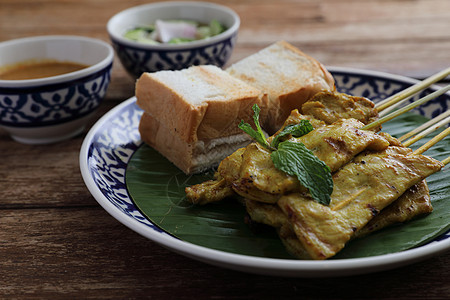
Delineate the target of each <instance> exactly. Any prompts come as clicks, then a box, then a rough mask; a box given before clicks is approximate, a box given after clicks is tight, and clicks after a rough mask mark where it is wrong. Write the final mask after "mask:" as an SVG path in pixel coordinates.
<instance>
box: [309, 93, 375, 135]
mask: <svg viewBox="0 0 450 300" xmlns="http://www.w3.org/2000/svg"><path fill="white" fill-rule="evenodd" d="M302 113H303V114H305V115H311V116H312V117H313V118H315V119H317V120H322V121H324V122H325V123H326V124H333V123H335V122H336V121H337V120H340V119H350V118H353V119H356V120H358V121H360V122H362V123H364V124H369V123H372V122H373V121H376V120H377V119H378V110H377V109H376V108H375V104H374V103H373V102H372V101H370V100H369V99H367V98H364V97H357V96H350V95H347V94H344V93H338V92H332V91H323V92H319V93H317V94H316V95H315V96H314V97H313V98H311V100H309V101H308V102H306V103H305V104H303V106H302ZM380 129H381V126H379V127H377V128H374V129H372V130H374V131H379V130H380Z"/></svg>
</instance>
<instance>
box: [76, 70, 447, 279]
mask: <svg viewBox="0 0 450 300" xmlns="http://www.w3.org/2000/svg"><path fill="white" fill-rule="evenodd" d="M329 70H330V71H331V72H332V73H333V76H334V77H335V80H336V85H337V87H338V89H339V90H340V91H341V92H345V93H348V94H352V95H360V96H365V97H368V98H370V99H372V100H374V101H379V100H382V99H384V98H386V97H388V96H390V95H392V94H394V93H396V92H398V91H400V90H403V89H405V88H406V87H408V86H410V85H412V84H414V83H416V82H417V81H416V80H413V79H410V78H406V77H401V76H396V75H391V74H386V73H380V72H373V71H365V70H356V69H348V68H329ZM432 89H436V87H433V88H432ZM419 97H420V95H419ZM135 100H136V99H135V98H134V97H133V98H131V99H128V100H127V101H125V102H123V103H122V104H120V105H118V106H117V107H115V108H114V109H112V110H111V111H110V112H108V113H107V114H105V115H104V116H103V117H102V118H101V119H100V120H99V121H98V122H97V123H96V124H95V126H94V127H93V128H92V129H91V130H90V132H89V133H88V135H87V136H86V138H85V140H84V143H83V146H82V148H81V153H80V168H81V172H82V175H83V179H84V181H85V183H86V185H87V187H88V189H89V191H90V192H91V194H92V195H93V196H94V198H95V199H96V200H97V201H98V202H99V203H100V205H102V206H103V208H104V209H105V210H106V211H107V212H108V213H110V214H111V215H112V216H113V217H114V218H116V219H117V220H118V221H120V222H121V223H123V224H124V225H126V226H128V227H129V228H130V229H132V230H134V231H136V232H138V233H139V234H141V235H143V236H145V237H147V238H149V239H151V240H153V241H155V242H157V243H159V244H160V245H162V246H164V247H166V248H168V249H171V250H172V251H174V252H177V253H180V254H182V255H185V256H188V257H191V258H194V259H197V260H200V261H203V262H206V263H210V264H213V265H217V266H222V267H226V268H230V269H235V270H240V271H245V272H252V273H259V274H270V275H281V276H298V277H330V276H345V275H355V274H362V273H369V272H375V271H380V270H387V269H392V268H395V267H400V266H403V265H407V264H410V263H413V262H417V261H420V260H424V259H427V258H429V257H431V256H434V255H438V254H440V253H443V252H445V251H447V250H449V249H450V234H449V233H448V232H447V233H446V234H444V235H442V236H440V237H439V238H437V239H436V240H434V241H432V242H431V243H428V244H426V245H424V246H421V247H418V248H414V249H411V250H406V251H402V252H400V253H391V254H386V255H379V256H373V257H365V258H351V259H338V260H327V261H304V260H293V259H292V260H291V259H275V258H265V257H255V256H248V255H241V254H235V253H229V252H225V251H219V250H214V249H210V248H206V247H202V246H198V245H195V244H192V243H189V242H186V241H183V240H181V239H178V238H176V237H173V236H172V235H170V234H168V233H166V232H164V231H163V230H161V229H160V228H159V227H158V226H156V225H155V224H153V223H152V222H151V221H150V220H148V219H147V218H146V217H145V216H144V215H143V214H142V213H141V212H140V211H139V209H138V208H137V206H136V205H135V204H134V203H133V200H132V198H131V196H130V194H129V191H128V190H127V186H126V176H125V175H126V170H127V165H128V162H129V161H130V159H131V157H132V155H133V154H134V153H135V152H136V151H137V149H138V148H139V147H140V146H141V145H142V141H141V139H140V135H139V132H138V124H139V120H140V117H141V114H142V110H141V109H140V108H138V107H137V105H136V101H135ZM449 104H450V95H449V94H446V95H444V96H443V98H442V97H441V98H440V101H432V102H430V103H428V104H426V105H423V106H422V107H421V108H420V109H418V110H417V112H418V113H419V114H421V115H424V116H426V117H428V118H431V117H434V116H436V115H438V114H440V113H441V112H443V111H447V110H448V106H449ZM445 171H447V170H445Z"/></svg>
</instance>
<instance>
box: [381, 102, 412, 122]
mask: <svg viewBox="0 0 450 300" xmlns="http://www.w3.org/2000/svg"><path fill="white" fill-rule="evenodd" d="M409 99H411V97H407V98H405V99H403V100H400V101H398V102H397V103H394V104H392V105H391V106H389V107H386V108H385V109H384V110H383V111H379V113H378V116H379V117H380V118H381V117H384V116H385V115H387V114H388V113H390V112H391V111H393V110H394V109H396V108H397V107H399V106H400V105H402V104H403V103H405V102H407V101H408V100H409Z"/></svg>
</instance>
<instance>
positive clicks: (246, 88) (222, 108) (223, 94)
mask: <svg viewBox="0 0 450 300" xmlns="http://www.w3.org/2000/svg"><path fill="white" fill-rule="evenodd" d="M136 98H137V104H138V106H139V107H141V108H142V109H143V110H144V111H145V113H144V115H143V117H142V118H141V123H140V128H139V130H140V134H141V138H142V140H143V141H144V142H146V143H147V144H149V145H151V146H152V147H154V148H155V149H156V150H157V151H159V152H160V153H161V154H163V155H164V156H166V157H167V158H168V159H169V160H170V161H172V162H173V163H174V164H175V165H176V166H178V167H179V168H180V169H181V170H183V171H184V172H185V173H187V174H189V173H193V172H200V171H203V170H204V169H205V168H206V167H210V166H212V165H214V164H218V163H219V162H220V161H221V160H222V159H223V158H225V157H226V156H228V155H229V154H231V153H232V152H233V151H235V150H237V149H238V148H239V147H242V146H245V145H246V144H248V143H249V142H250V137H249V136H247V135H246V134H245V133H243V131H242V130H241V129H239V128H238V124H239V122H240V121H241V120H244V121H245V122H247V123H253V121H252V119H253V110H252V106H253V105H254V104H258V106H259V107H260V108H261V115H260V118H261V122H264V121H265V120H266V119H267V105H268V98H267V95H266V94H264V93H262V92H261V91H260V90H259V89H257V88H255V87H252V86H250V85H248V84H247V83H245V82H243V81H241V80H239V79H237V78H234V77H232V76H231V75H230V74H228V73H227V72H225V71H223V70H222V69H220V68H218V67H216V66H209V65H207V66H194V67H190V68H187V69H183V70H180V71H159V72H155V73H144V74H142V76H141V77H140V78H139V79H138V81H137V83H136ZM227 144H229V145H227Z"/></svg>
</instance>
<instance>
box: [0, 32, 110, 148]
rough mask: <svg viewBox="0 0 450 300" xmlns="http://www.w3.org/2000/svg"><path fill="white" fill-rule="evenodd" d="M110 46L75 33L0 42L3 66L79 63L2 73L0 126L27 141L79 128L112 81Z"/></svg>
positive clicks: (58, 137) (53, 138) (54, 138)
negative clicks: (25, 73) (55, 70)
mask: <svg viewBox="0 0 450 300" xmlns="http://www.w3.org/2000/svg"><path fill="white" fill-rule="evenodd" d="M113 57H114V50H113V49H112V47H111V46H110V45H109V44H108V43H106V42H103V41H101V40H97V39H93V38H87V37H79V36H37V37H28V38H22V39H16V40H11V41H6V42H2V43H0V74H1V73H2V72H1V71H2V68H8V67H11V66H13V67H15V66H19V67H20V66H21V65H26V64H28V63H30V62H31V63H32V62H39V61H54V62H70V63H74V64H80V65H83V68H81V69H79V70H75V71H71V72H68V73H63V74H60V75H55V76H51V75H50V76H47V77H41V78H33V79H10V78H7V79H2V78H1V77H0V127H1V128H3V129H4V130H6V131H7V132H8V133H9V134H10V136H11V137H12V138H13V139H14V140H16V141H18V142H21V143H25V144H48V143H55V142H59V141H62V140H66V139H69V138H71V137H73V136H76V135H78V134H79V133H81V132H82V131H83V130H84V128H85V127H86V125H87V124H88V122H89V121H90V120H91V118H92V116H93V114H94V113H95V111H96V108H97V107H98V106H99V105H100V102H101V100H102V99H103V97H104V95H105V93H106V90H107V88H108V85H109V82H110V75H111V68H112V62H113Z"/></svg>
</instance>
